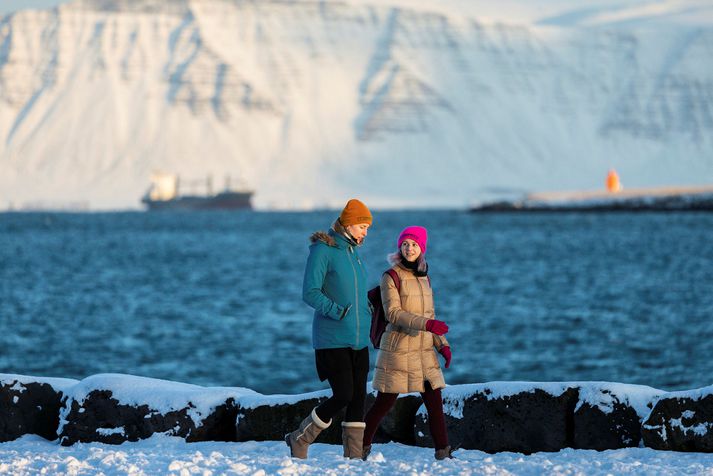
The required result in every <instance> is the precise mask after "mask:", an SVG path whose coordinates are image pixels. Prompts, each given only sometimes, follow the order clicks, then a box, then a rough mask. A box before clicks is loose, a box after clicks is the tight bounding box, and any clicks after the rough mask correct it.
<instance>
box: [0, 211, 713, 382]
mask: <svg viewBox="0 0 713 476" xmlns="http://www.w3.org/2000/svg"><path fill="white" fill-rule="evenodd" d="M335 216H336V212H333V211H331V212H330V211H325V212H311V213H266V212H237V213H236V212H230V213H222V212H206V213H140V212H135V213H100V214H95V213H91V214H62V213H60V214H50V213H27V214H25V213H5V214H0V349H2V350H0V372H2V373H18V374H26V375H36V376H55V377H69V378H77V379H80V378H83V377H86V376H88V375H92V374H96V373H104V372H116V373H127V374H133V375H143V376H149V377H155V378H162V379H168V380H174V381H180V382H188V383H195V384H199V385H209V386H242V387H249V388H252V389H255V390H257V391H260V392H263V393H300V392H306V391H311V390H316V389H319V388H325V387H326V385H325V384H323V383H320V382H319V381H318V379H317V376H316V373H315V370H314V354H313V352H312V348H311V319H312V310H311V309H310V308H309V307H308V306H307V305H305V304H304V303H303V302H302V300H301V286H302V273H303V270H304V263H305V259H306V257H307V253H308V238H309V235H310V234H311V233H312V232H313V231H316V230H326V229H327V228H328V226H329V225H330V223H331V222H332V220H333V219H334V218H335ZM413 224H418V225H423V226H426V227H428V228H429V231H430V240H429V246H428V255H427V256H428V258H429V263H430V266H431V268H430V269H431V273H430V274H431V279H432V283H433V287H434V292H435V300H436V314H437V316H438V317H439V318H440V319H443V320H445V321H446V322H447V323H448V324H449V326H450V332H449V334H448V336H447V337H448V339H449V340H450V342H451V345H452V349H453V363H452V366H451V368H450V369H449V370H447V371H446V380H447V381H448V383H451V384H456V383H471V382H485V381H493V380H535V381H559V380H570V381H571V380H606V381H618V382H626V383H637V384H644V385H651V386H653V387H657V388H660V389H665V390H675V389H690V388H697V387H701V386H706V385H709V384H712V383H713V359H712V358H711V355H712V354H713V286H712V284H713V245H712V244H711V243H712V241H711V232H712V231H713V214H700V213H668V214H656V213H636V214H625V213H617V214H606V213H601V214H599V213H590V214H586V213H585V214H577V213H561V214H555V213H553V214H491V215H478V214H469V213H467V212H463V211H408V212H378V211H377V212H375V223H374V225H373V227H372V228H371V230H370V232H369V236H368V238H367V240H366V243H365V245H364V246H363V247H362V249H361V251H360V252H361V253H362V256H363V258H364V260H365V261H366V263H367V267H368V269H369V273H370V280H371V282H372V283H373V284H374V285H375V284H376V283H377V280H378V277H379V275H380V273H381V272H382V271H383V270H385V269H386V267H387V265H386V260H385V257H386V254H387V253H389V252H391V251H393V250H394V249H395V246H396V244H395V240H396V237H397V235H398V232H399V231H400V230H401V229H402V228H403V227H405V226H407V225H413ZM371 353H372V355H371V359H372V363H373V361H374V358H375V352H374V351H373V350H372V352H371Z"/></svg>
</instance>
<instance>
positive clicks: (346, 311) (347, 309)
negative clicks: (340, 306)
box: [339, 304, 352, 321]
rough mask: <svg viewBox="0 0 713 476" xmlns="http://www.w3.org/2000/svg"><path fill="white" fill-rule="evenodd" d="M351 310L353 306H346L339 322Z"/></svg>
mask: <svg viewBox="0 0 713 476" xmlns="http://www.w3.org/2000/svg"><path fill="white" fill-rule="evenodd" d="M351 308H352V305H351V304H349V305H348V306H346V307H345V308H344V310H343V311H342V313H341V314H340V315H339V320H340V321H341V320H342V319H344V318H345V317H346V315H347V314H348V313H349V310H350V309H351Z"/></svg>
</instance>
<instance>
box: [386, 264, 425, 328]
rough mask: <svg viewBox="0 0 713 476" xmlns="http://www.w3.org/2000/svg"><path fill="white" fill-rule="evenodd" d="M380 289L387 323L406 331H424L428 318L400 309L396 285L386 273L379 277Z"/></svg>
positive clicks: (399, 298) (399, 297)
mask: <svg viewBox="0 0 713 476" xmlns="http://www.w3.org/2000/svg"><path fill="white" fill-rule="evenodd" d="M380 287H381V301H382V302H383V303H384V310H385V311H386V320H387V321H389V322H390V323H392V324H394V325H397V326H401V327H405V328H408V329H415V330H417V331H425V330H426V322H428V318H426V317H423V316H419V315H416V314H412V313H410V312H407V311H404V310H403V309H401V296H400V295H399V290H398V289H396V283H394V280H393V279H392V278H391V276H389V274H388V273H384V275H383V276H382V277H381V286H380Z"/></svg>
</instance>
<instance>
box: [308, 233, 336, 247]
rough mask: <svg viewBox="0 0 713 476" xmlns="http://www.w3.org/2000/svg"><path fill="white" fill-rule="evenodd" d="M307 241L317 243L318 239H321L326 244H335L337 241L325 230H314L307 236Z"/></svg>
mask: <svg viewBox="0 0 713 476" xmlns="http://www.w3.org/2000/svg"><path fill="white" fill-rule="evenodd" d="M309 241H310V243H317V242H318V241H321V242H323V243H324V244H325V245H327V246H334V247H336V246H337V241H336V240H335V239H334V237H333V236H330V235H329V233H327V232H326V231H315V232H314V233H312V236H310V237H309Z"/></svg>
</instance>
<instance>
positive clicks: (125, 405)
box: [0, 374, 713, 453]
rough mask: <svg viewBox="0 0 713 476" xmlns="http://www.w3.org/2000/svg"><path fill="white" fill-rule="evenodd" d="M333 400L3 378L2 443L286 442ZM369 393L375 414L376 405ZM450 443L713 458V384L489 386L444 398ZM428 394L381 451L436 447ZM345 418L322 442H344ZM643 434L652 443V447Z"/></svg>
mask: <svg viewBox="0 0 713 476" xmlns="http://www.w3.org/2000/svg"><path fill="white" fill-rule="evenodd" d="M328 396H329V391H325V390H321V391H318V392H312V393H307V394H301V395H261V394H259V393H256V392H254V391H252V390H250V389H245V388H223V387H200V386H196V385H188V384H183V383H177V382H169V381H165V380H156V379H150V378H144V377H135V376H131V375H121V374H100V375H93V376H90V377H87V378H85V379H83V380H81V381H75V380H68V379H47V378H40V377H26V376H20V375H9V374H0V442H2V441H10V440H13V439H16V438H18V437H20V436H22V435H24V434H30V433H31V434H38V435H40V436H43V437H44V438H47V439H51V440H56V441H58V442H59V443H61V444H62V445H72V444H74V443H76V442H102V443H122V442H124V441H137V440H140V439H145V438H149V437H150V436H152V435H154V434H165V435H170V436H179V437H182V438H185V439H186V441H189V442H190V441H251V440H256V441H263V440H282V437H283V435H284V434H285V433H287V432H289V431H291V430H293V429H294V428H295V427H296V426H297V425H298V424H299V422H300V421H301V420H302V419H303V418H304V417H305V416H306V415H307V414H309V412H310V411H311V409H312V408H314V406H316V405H317V404H319V402H321V401H323V400H324V399H325V398H327V397H328ZM373 399H374V392H373V391H371V392H370V395H369V397H368V401H367V408H368V407H369V406H370V405H371V404H372V403H373ZM443 401H444V411H445V414H446V423H447V426H448V433H449V437H450V441H451V443H452V444H453V445H456V446H458V447H461V448H464V449H478V450H482V451H487V452H492V453H495V452H500V451H516V452H522V453H534V452H538V451H559V450H560V449H562V448H577V449H596V450H604V449H612V448H624V447H637V446H640V445H641V444H645V445H646V446H650V447H652V448H656V449H668V450H677V451H706V452H711V451H713V445H711V444H710V442H711V441H713V387H705V388H702V389H698V390H691V391H687V392H671V393H667V392H663V391H661V390H656V389H654V388H651V387H645V386H641V385H627V384H619V383H611V382H549V383H541V382H490V383H484V384H469V385H453V386H449V387H447V388H446V389H445V390H443ZM420 406H421V405H420V398H419V397H418V395H417V394H416V395H413V394H408V395H402V396H400V398H399V399H398V401H397V403H396V405H395V407H394V409H393V410H392V411H391V413H390V414H389V416H388V417H387V418H386V419H385V420H384V421H383V423H382V426H381V429H380V432H379V433H378V434H377V438H376V439H375V441H376V442H386V441H398V442H400V443H404V444H417V445H422V446H430V445H431V441H430V436H429V434H428V425H427V423H426V414H425V412H424V409H423V407H422V406H421V408H419V407H420ZM340 421H341V420H340V419H339V418H335V421H334V423H333V425H332V428H330V429H328V430H327V431H324V432H323V433H322V434H321V435H320V437H319V441H321V442H325V443H333V444H338V443H339V442H340V441H341V435H340V431H339V428H340V424H339V423H340ZM642 436H643V439H642Z"/></svg>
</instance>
